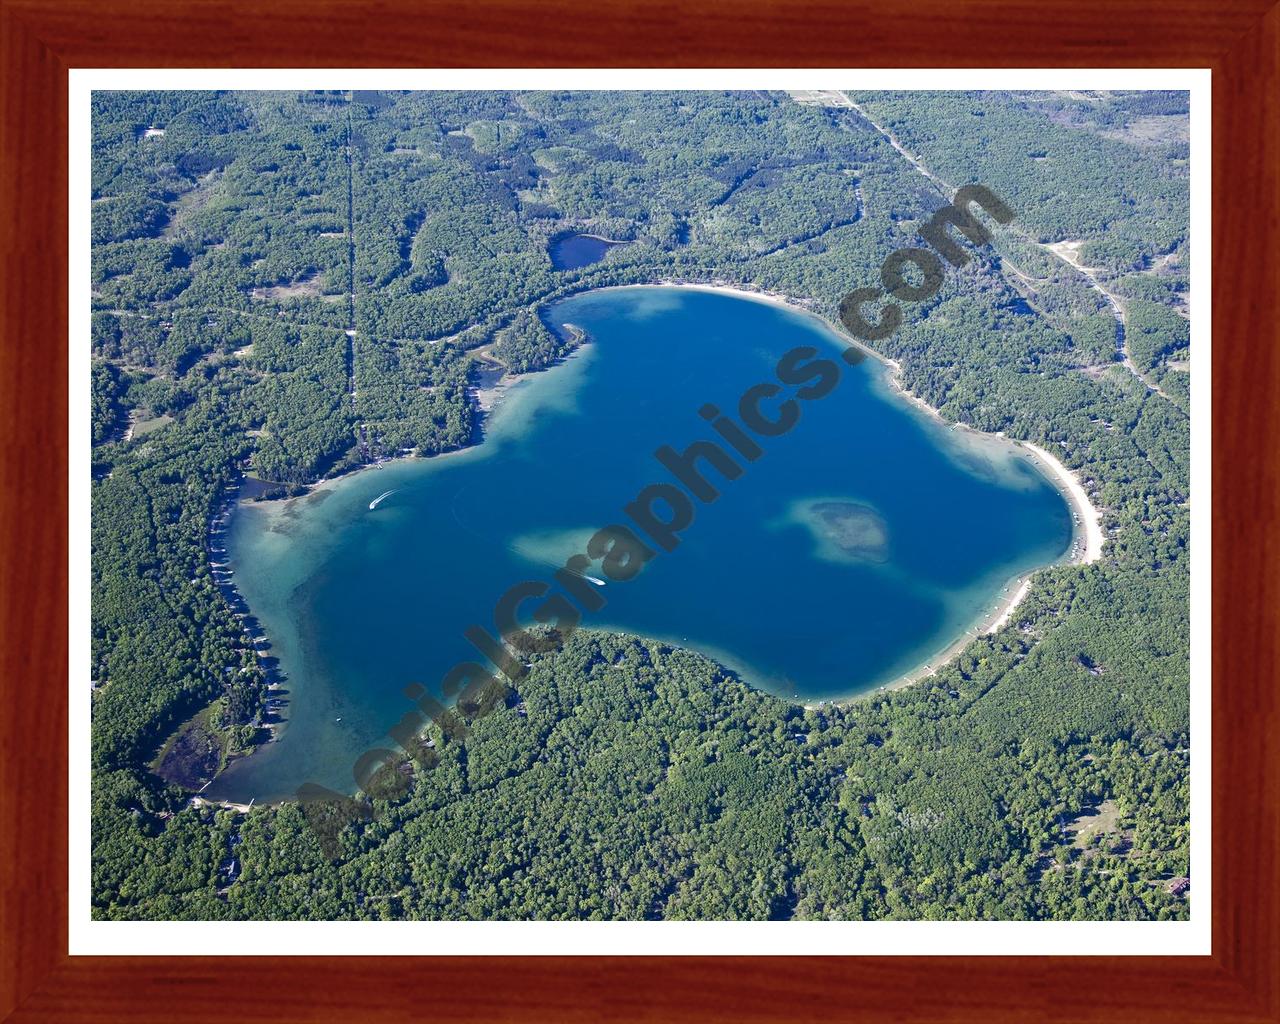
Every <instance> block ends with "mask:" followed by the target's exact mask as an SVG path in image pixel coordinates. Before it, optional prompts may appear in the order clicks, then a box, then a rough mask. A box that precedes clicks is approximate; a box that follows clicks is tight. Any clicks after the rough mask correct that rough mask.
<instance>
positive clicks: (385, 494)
mask: <svg viewBox="0 0 1280 1024" xmlns="http://www.w3.org/2000/svg"><path fill="white" fill-rule="evenodd" d="M395 493H396V492H395V491H383V492H382V493H381V494H379V495H378V496H377V497H376V498H374V499H373V501H371V502H369V511H370V512H372V511H373V510H374V509H375V508H377V507H378V506H379V505H380V504H381V503H382V501H383V499H385V498H389V497H391V495H393V494H395Z"/></svg>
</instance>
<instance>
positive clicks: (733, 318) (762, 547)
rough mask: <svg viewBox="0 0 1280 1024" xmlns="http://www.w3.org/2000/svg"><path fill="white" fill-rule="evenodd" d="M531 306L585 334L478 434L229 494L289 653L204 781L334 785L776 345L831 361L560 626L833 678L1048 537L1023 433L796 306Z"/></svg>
mask: <svg viewBox="0 0 1280 1024" xmlns="http://www.w3.org/2000/svg"><path fill="white" fill-rule="evenodd" d="M549 319H550V320H551V321H552V322H554V323H556V324H563V323H572V324H574V325H576V326H578V327H580V328H582V329H584V330H585V331H586V332H587V333H588V335H589V336H590V338H591V339H592V341H591V343H590V344H588V345H586V346H584V347H583V348H582V349H581V350H579V352H578V353H576V354H575V355H574V356H573V357H571V358H570V359H569V360H567V361H566V362H565V363H563V364H562V365H560V366H558V367H555V368H554V369H552V370H549V371H546V372H544V373H540V374H536V375H533V376H531V377H528V378H526V379H524V380H521V381H520V382H518V383H517V384H516V385H515V386H514V387H513V388H512V390H511V391H510V393H509V394H508V395H507V396H506V398H505V399H504V401H503V402H502V404H501V405H500V406H499V408H498V410H497V412H496V413H495V414H494V416H493V418H492V420H491V422H490V424H489V429H488V436H487V439H486V440H485V442H484V443H483V444H481V445H479V446H477V447H475V448H472V449H468V450H467V451H465V452H461V453H457V454H454V455H450V456H446V457H442V458H436V459H432V460H414V461H406V462H401V463H396V464H391V465H388V466H386V467H384V468H382V469H379V470H371V471H365V472H363V473H359V474H356V475H354V476H352V477H349V478H347V479H345V480H342V481H339V482H338V483H336V484H335V485H331V486H330V487H329V488H328V489H327V490H322V491H319V492H316V493H315V494H313V495H310V496H308V497H306V498H300V499H295V500H294V501H291V502H288V503H284V504H281V503H264V504H263V505H243V506H241V508H240V510H239V511H238V512H237V514H236V515H235V517H234V518H233V520H232V526H231V530H230V533H229V538H228V539H229V545H228V550H229V552H230V555H231V559H232V563H233V565H234V566H235V568H236V577H235V578H236V581H237V583H238V584H239V587H240V590H241V593H242V594H243V596H244V597H245V599H246V600H247V601H248V603H249V605H250V607H251V609H252V610H253V611H254V613H255V614H256V615H257V616H258V617H259V619H260V620H261V622H262V623H263V625H264V627H265V629H266V631H267V633H268V634H269V635H270V637H271V638H272V641H273V644H274V649H273V652H272V653H273V654H275V655H276V656H278V657H279V659H280V662H281V667H282V669H283V670H284V672H285V673H286V675H287V677H288V681H287V684H286V685H287V687H288V690H289V692H290V701H291V706H290V721H289V725H288V727H287V728H286V729H285V730H284V732H283V734H282V737H281V738H280V739H279V740H278V741H277V742H275V743H272V744H269V745H268V746H267V747H266V748H265V749H264V750H262V751H261V752H259V753H257V754H255V755H253V756H252V757H251V758H248V759H246V760H244V761H241V762H239V763H237V764H235V765H233V766H232V767H231V768H230V769H229V770H228V771H227V772H226V773H224V775H223V776H222V777H220V778H219V779H218V780H217V781H215V783H214V784H213V785H212V786H211V787H210V789H209V791H208V795H211V796H216V797H226V798H232V799H248V798H249V797H251V796H254V797H257V798H258V799H260V800H261V799H265V798H270V797H273V796H280V795H285V794H288V793H291V792H292V791H293V790H294V789H295V788H296V787H297V786H298V785H299V784H300V783H302V782H304V781H315V782H318V783H321V784H324V785H329V786H332V787H334V788H340V789H346V790H349V789H350V788H351V787H352V781H351V765H352V762H353V761H354V760H355V758H356V757H357V756H358V755H359V754H360V753H361V752H362V751H364V750H365V749H367V748H369V747H370V746H373V745H376V743H377V741H378V740H379V738H380V737H382V736H383V734H384V733H385V732H386V730H387V729H388V728H389V727H391V726H392V725H393V724H394V723H396V722H397V721H398V720H399V719H400V717H401V716H402V715H403V714H404V713H405V712H407V711H408V710H409V709H410V706H411V705H410V702H409V701H408V699H406V697H404V696H403V695H402V692H401V691H402V688H403V687H405V686H406V685H407V684H408V683H410V682H413V681H419V682H422V683H425V684H427V685H429V686H430V687H431V688H433V689H436V688H438V683H439V680H440V678H441V676H442V675H443V673H444V672H445V671H447V670H448V669H449V668H450V667H451V666H453V665H454V664H455V663H457V662H459V661H462V660H468V659H474V658H475V657H476V655H475V651H474V649H473V648H471V646H470V645H469V644H468V643H467V642H466V640H465V639H464V638H463V636H462V633H463V630H464V629H465V628H466V627H467V626H468V625H470V624H472V623H480V624H483V625H485V626H486V627H488V628H489V629H490V630H493V608H494V604H495V602H496V600H497V599H498V597H499V596H500V595H501V594H502V593H503V592H504V591H505V590H506V589H507V588H508V587H510V586H511V585H512V584H514V583H517V582H519V581H522V580H546V581H550V580H551V578H552V573H553V572H554V570H555V569H556V568H557V567H559V566H560V565H562V564H563V562H564V559H565V558H566V557H567V556H569V555H570V554H573V553H574V552H575V551H579V550H582V548H583V546H584V544H585V541H586V539H587V538H588V537H589V536H590V535H591V534H592V532H594V530H595V529H597V528H599V527H602V526H605V525H607V524H612V523H629V522H630V520H629V519H628V518H627V517H626V516H625V515H624V514H623V511H622V509H623V507H624V505H626V504H627V503H628V502H630V501H631V500H633V499H634V498H635V496H636V495H637V493H638V492H639V491H640V490H641V489H642V488H643V487H644V486H645V485H646V484H649V483H653V482H658V481H670V480H671V476H670V474H669V473H668V472H667V471H666V469H664V468H663V467H662V466H661V465H659V463H658V462H657V461H656V460H655V458H654V455H653V453H654V451H655V449H657V448H658V447H659V446H661V445H664V444H670V445H672V446H674V447H676V448H677V449H681V450H683V449H684V448H685V446H687V445H688V444H690V443H691V442H693V441H695V440H697V439H700V438H715V434H714V433H713V432H712V431H711V429H710V427H709V425H708V424H707V422H706V421H705V420H704V419H702V418H701V417H700V416H699V414H698V411H699V409H700V408H701V407H703V406H704V405H705V404H707V403H713V404H715V405H716V406H717V407H719V408H720V409H722V410H726V411H731V412H733V411H735V410H736V409H737V406H738V398H739V396H740V395H741V394H742V393H743V392H744V391H745V390H746V389H747V388H748V387H750V386H751V385H753V384H756V383H759V382H766V381H776V378H775V364H776V363H777V362H778V359H779V356H780V355H781V354H782V353H783V352H785V351H787V350H788V349H791V348H793V347H795V346H797V345H809V346H815V347H817V348H818V349H819V350H820V352H821V353H822V355H823V356H824V357H829V358H832V359H834V360H836V362H837V363H838V364H839V365H840V366H841V370H842V372H841V376H840V380H839V384H838V385H837V386H836V387H835V389H834V391H832V392H831V393H830V394H829V395H827V396H826V397H824V398H822V399H814V400H810V401H797V406H798V408H800V410H801V418H800V421H799V423H798V424H797V425H796V426H795V427H794V428H793V429H792V430H791V431H790V432H789V433H787V434H786V435H784V436H782V437H778V438H759V439H758V440H759V443H760V446H761V447H762V448H763V449H764V450H765V453H764V454H763V455H762V456H761V457H760V458H759V459H758V460H757V461H755V462H754V463H746V461H745V460H743V459H739V460H738V462H739V463H740V464H742V465H743V466H744V472H743V475H742V476H741V477H740V478H739V479H737V480H735V481H732V482H726V481H723V480H721V479H720V478H719V477H718V476H717V474H716V473H715V471H714V470H708V471H707V474H706V475H707V478H708V479H709V480H710V481H712V482H713V483H714V484H715V486H717V487H718V488H719V489H720V490H721V492H722V493H721V497H720V498H719V500H718V501H715V502H713V503H711V504H700V503H698V504H696V518H695V520H694V522H693V523H692V524H691V525H690V526H689V527H688V528H687V529H685V530H684V531H683V533H682V534H681V535H680V541H679V546H678V547H677V548H676V550H675V551H673V552H670V553H665V552H664V553H661V554H659V555H658V556H657V557H656V558H655V559H654V560H653V561H652V562H650V563H649V565H648V566H647V567H646V568H645V570H644V572H643V573H641V574H640V576H639V577H638V578H636V579H634V580H631V581H629V582H610V583H608V585H607V586H606V587H604V588H602V589H601V590H600V591H599V592H600V593H601V594H603V595H604V596H605V597H606V598H607V601H608V603H607V606H606V607H605V608H604V609H603V610H602V611H600V612H598V613H596V614H588V615H586V616H585V617H584V620H583V625H584V626H591V627H607V628H616V629H621V630H626V631H629V632H635V633H640V634H644V635H648V636H652V637H657V638H661V639H665V640H669V641H671V642H674V643H677V644H680V645H682V646H687V647H689V648H692V649H695V650H699V651H702V652H704V653H706V654H708V655H710V656H712V657H715V658H716V659H717V660H719V661H720V662H721V663H723V664H725V665H726V666H728V667H729V668H731V669H733V670H735V671H736V672H738V673H739V674H740V675H741V676H742V677H743V678H744V679H745V680H746V681H747V682H749V683H751V684H752V685H755V686H758V687H760V688H762V689H765V690H768V691H770V692H773V693H776V694H779V695H781V696H784V697H788V698H795V697H798V698H799V699H804V700H816V699H823V698H834V697H843V696H848V695H852V694H856V693H858V692H861V691H865V690H868V689H871V688H874V687H876V686H878V685H881V684H884V683H886V682H888V681H891V680H893V679H895V678H897V677H898V676H900V675H902V674H903V673H905V672H908V671H910V670H912V669H914V668H916V667H918V666H919V665H921V664H923V663H924V662H926V661H927V660H929V659H930V658H931V657H932V656H933V655H935V654H936V653H937V652H939V651H941V650H942V649H943V648H945V647H947V646H948V645H949V644H950V643H952V642H953V641H954V640H955V639H956V638H957V637H959V636H961V635H962V634H963V633H964V632H965V630H966V629H967V628H969V627H970V626H972V625H973V624H974V623H975V621H976V620H977V619H978V618H979V617H980V616H981V615H982V614H983V613H984V612H986V611H988V610H989V609H990V608H991V606H992V605H993V603H994V602H995V600H996V599H997V597H998V596H999V595H1000V592H1001V590H1002V588H1003V587H1004V586H1005V585H1006V584H1007V583H1008V581H1009V580H1010V579H1011V578H1012V577H1013V576H1015V575H1017V574H1019V573H1022V572H1025V571H1027V570H1029V569H1032V568H1035V567H1038V566H1041V565H1045V564H1048V563H1050V562H1053V561H1054V560H1055V559H1058V558H1059V557H1061V556H1062V555H1063V554H1064V553H1065V552H1066V550H1067V548H1068V546H1069V545H1070V543H1071V533H1072V523H1071V515H1070V511H1069V509H1068V506H1067V504H1066V502H1065V500H1064V499H1063V497H1062V496H1061V495H1060V494H1059V493H1058V491H1057V490H1055V489H1054V487H1053V485H1052V484H1051V483H1050V482H1049V481H1048V480H1046V479H1045V478H1044V477H1043V476H1042V475H1041V474H1040V473H1039V472H1038V471H1037V470H1036V469H1035V468H1034V467H1033V465H1032V464H1031V462H1030V460H1029V459H1028V457H1027V456H1026V455H1025V454H1023V453H1021V451H1019V450H1017V449H1015V448H1013V447H1012V446H1010V445H1008V444H1005V443H1004V442H1001V441H994V440H986V439H976V440H974V439H970V438H966V437H964V436H962V435H961V434H960V433H958V432H956V431H951V430H948V429H947V428H945V427H944V426H942V425H941V424H939V423H938V422H936V421H934V420H931V419H929V418H927V417H926V416H925V415H923V413H921V412H920V411H919V410H917V409H915V408H914V407H912V406H910V405H909V404H908V403H907V402H905V401H904V400H903V399H901V398H900V397H897V396H895V395H893V394H892V393H891V391H890V390H889V387H888V385H887V382H886V370H885V368H884V367H883V365H882V364H880V363H878V362H876V361H874V360H871V359H868V360H866V361H864V362H862V363H861V364H859V365H857V366H848V365H845V364H843V363H840V362H839V353H840V352H841V351H843V349H844V347H845V346H844V343H843V342H842V341H841V340H840V339H839V338H838V337H837V336H836V335H835V334H834V333H833V332H832V331H831V330H830V329H828V328H827V327H826V326H825V325H824V324H822V323H821V322H820V321H818V320H816V319H815V318H812V317H808V316H804V315H802V314H798V313H795V312H792V311H790V310H786V309H782V308H779V307H776V306H772V305H767V304H764V303H761V302H755V301H750V300H745V299H740V298H735V297H732V296H727V295H723V294H712V293H708V292H702V291H694V290H686V289H673V288H627V289H609V290H605V291H597V292H590V293H586V294H583V295H579V296H575V297H573V298H571V299H568V300H565V301H564V302H562V303H559V304H558V305H557V306H554V307H552V309H551V310H550V312H549ZM784 390H785V391H786V393H788V394H789V393H790V392H792V391H794V390H795V389H794V388H791V387H788V388H786V389H784ZM784 397H785V395H779V396H777V399H776V400H775V401H781V400H782V398H784ZM765 408H766V410H767V411H768V412H770V413H771V414H772V411H773V409H774V408H776V405H772V404H770V403H766V405H765ZM735 418H736V413H735ZM385 491H393V492H394V493H392V494H391V495H390V496H389V497H387V498H386V499H384V500H383V501H382V502H381V503H380V504H379V505H378V507H377V508H376V509H375V510H373V511H370V510H369V508H368V505H369V503H370V502H371V501H372V500H374V498H376V497H377V496H378V495H380V494H382V493H383V492H385ZM846 513H848V517H847V518H842V517H845V514H846ZM833 515H834V516H835V521H836V523H837V525H838V526H840V527H841V528H842V529H844V530H845V532H844V533H837V534H832V533H831V532H830V529H829V528H830V526H831V522H832V518H831V517H832V516H833ZM851 538H852V540H851ZM588 572H591V573H592V574H594V575H598V576H603V573H602V572H601V571H600V569H599V568H598V566H597V567H595V568H592V569H589V570H588ZM533 605H536V602H533V604H532V605H531V606H530V607H532V606H533ZM339 718H340V719H341V721H340V722H339V721H337V719H339Z"/></svg>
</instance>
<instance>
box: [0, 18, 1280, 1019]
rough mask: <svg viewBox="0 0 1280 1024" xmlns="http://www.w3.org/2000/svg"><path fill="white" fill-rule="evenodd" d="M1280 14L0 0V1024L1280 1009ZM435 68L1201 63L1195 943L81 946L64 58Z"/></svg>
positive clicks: (1055, 1015) (1246, 1013)
mask: <svg viewBox="0 0 1280 1024" xmlns="http://www.w3.org/2000/svg"><path fill="white" fill-rule="evenodd" d="M1273 3H1274V0H1162V2H1157V0H1135V2H1121V3H1116V2H1108V0H1039V2H1036V3H1029V2H1023V0H948V2H943V0H878V2H876V3H862V2H858V0H794V2H787V0H775V2H772V3H771V2H768V0H736V2H734V3H733V4H713V3H707V4H705V5H692V4H676V3H674V2H671V0H658V2H648V3H645V2H641V0H632V2H624V0H544V2H539V0H491V2H479V0H477V2H473V3H471V4H468V3H466V2H455V3H443V2H440V0H425V2H421V3H417V4H414V3H412V2H410V0H380V2H378V0H351V2H348V3H342V2H339V0H306V2H301V0H270V2H269V3H264V4H254V3H251V2H246V0H183V2H172V3H165V2H163V0H132V2H130V0H93V2H90V0H69V2H64V3H57V2H54V0H0V54H2V55H3V74H4V79H3V82H4V86H3V90H4V91H3V97H2V98H0V107H2V112H0V113H2V116H0V260H2V261H3V278H2V280H0V295H2V296H3V298H2V300H0V312H2V315H3V333H2V334H0V428H2V429H0V438H3V444H4V448H3V455H2V456H0V688H2V690H0V709H2V710H0V754H2V758H0V858H2V862H0V863H2V879H0V1016H3V1017H4V1018H5V1019H8V1020H13V1021H90V1020H92V1021H125V1020H127V1021H131V1022H134V1024H145V1022H149V1021H165V1022H167V1021H169V1020H171V1019H177V1020H181V1021H184V1022H186V1021H192V1022H194V1021H203V1020H210V1021H213V1020H219V1021H223V1020H238V1021H247V1022H248V1021H286V1020H288V1021H294V1020H331V1019H347V1020H358V1021H403V1020H410V1019H415V1018H418V1017H428V1016H429V1017H431V1018H435V1019H438V1020H455V1019H457V1020H462V1019H469V1020H540V1021H556V1022H558V1024H561V1022H563V1024H567V1022H570V1021H599V1020H622V1019H627V1020H635V1019H645V1020H658V1021H675V1020H726V1021H753V1020H771V1019H787V1020H791V1021H800V1020H809V1019H815V1020H816V1019H825V1020H832V1019H835V1020H842V1019H850V1018H852V1017H854V1016H856V1017H857V1018H858V1019H866V1020H903V1021H906V1020H929V1021H968V1020H982V1021H1017V1022H1030V1021H1050V1020H1055V1021H1056V1020H1073V1021H1075V1020H1078V1021H1111V1020H1122V1019H1123V1020H1125V1021H1126V1022H1131V1021H1146V1020H1155V1019H1163V1020H1166V1021H1171V1022H1172V1021H1205V1020H1220V1021H1233V1022H1244V1021H1280V951H1278V949H1277V940H1278V926H1280V902H1278V901H1280V889H1278V888H1277V884H1276V883H1277V874H1278V864H1277V859H1276V853H1277V839H1278V838H1280V817H1278V815H1277V792H1278V790H1277V775H1278V774H1280V756H1277V743H1276V736H1277V726H1278V725H1280V723H1278V722H1277V714H1276V712H1277V700H1276V696H1277V694H1276V691H1277V685H1276V682H1277V676H1276V672H1277V639H1278V638H1280V619H1278V616H1277V600H1276V599H1277V584H1278V583H1280V534H1277V532H1276V530H1277V521H1276V518H1277V517H1276V513H1277V504H1278V503H1280V480H1278V478H1277V467H1278V464H1280V456H1278V455H1277V452H1280V436H1277V431H1276V426H1277V418H1278V417H1280V405H1278V404H1277V398H1278V397H1280V389H1278V388H1277V384H1280V380H1278V378H1280V359H1278V357H1277V346H1276V342H1277V328H1276V324H1277V308H1276V295H1277V292H1280V269H1278V264H1277V257H1276V249H1277V233H1276V232H1277V228H1278V227H1280V202H1278V199H1280V153H1278V152H1277V141H1276V117H1277V107H1278V105H1280V79H1278V75H1277V72H1278V69H1280V7H1277V6H1272V4H1273ZM449 66H490V67H607V66H630V67H661V66H670V67H950V66H956V67H1036V66H1045V67H1082V66H1093V67H1208V68H1211V69H1212V71H1213V180H1214V201H1213V239H1212V243H1213V265H1214V277H1213V283H1214V314H1215V323H1214V328H1213V329H1214V335H1213V341H1214V358H1213V432H1214V473H1213V492H1214V495H1213V497H1214V505H1213V529H1214V535H1215V538H1216V550H1215V552H1214V562H1213V581H1212V594H1213V607H1214V634H1213V641H1214V642H1213V714H1214V719H1213V739H1214V747H1213V753H1214V757H1213V802H1214V816H1215V818H1214V824H1215V830H1214V835H1213V887H1214V901H1215V906H1214V919H1213V953H1212V956H1207V957H1163V958H1159V957H1096V958H1085V959H1081V958H1057V957H1036V958H1032V957H1026V958H1013V957H1006V958H1000V957H990V958H978V957H964V956H954V957H943V958H924V957H920V958H911V957H908V958H871V957H865V958H837V957H831V958H805V959H785V960H783V959H779V960H776V961H771V962H763V961H761V960H759V959H739V958H717V957H701V958H664V957H644V958H630V959H623V958H604V957H600V958H586V959H581V958H577V959H575V958H567V957H527V958H468V959H429V958H410V957H404V958H386V957H383V958H370V957H341V958H335V957H330V958H320V957H307V958H287V957H286V958H253V957H244V958H238V957H232V956H227V957H220V958H202V957H189V958H178V957H174V958H143V957H137V958H135V957H70V956H68V954H67V923H66V922H67V822H66V814H65V810H64V808H65V806H66V796H67V784H66V777H67V687H66V685H65V684H66V674H67V517H66V514H65V512H64V510H65V508H66V500H67V488H66V479H67V425H66V424H67V297H68V285H67V70H68V69H69V68H71V67H449ZM659 84H660V82H659V81H655V85H659ZM1196 244H1197V245H1203V244H1205V240H1204V239H1197V240H1196ZM1200 585H1203V582H1202V581H1200Z"/></svg>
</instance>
